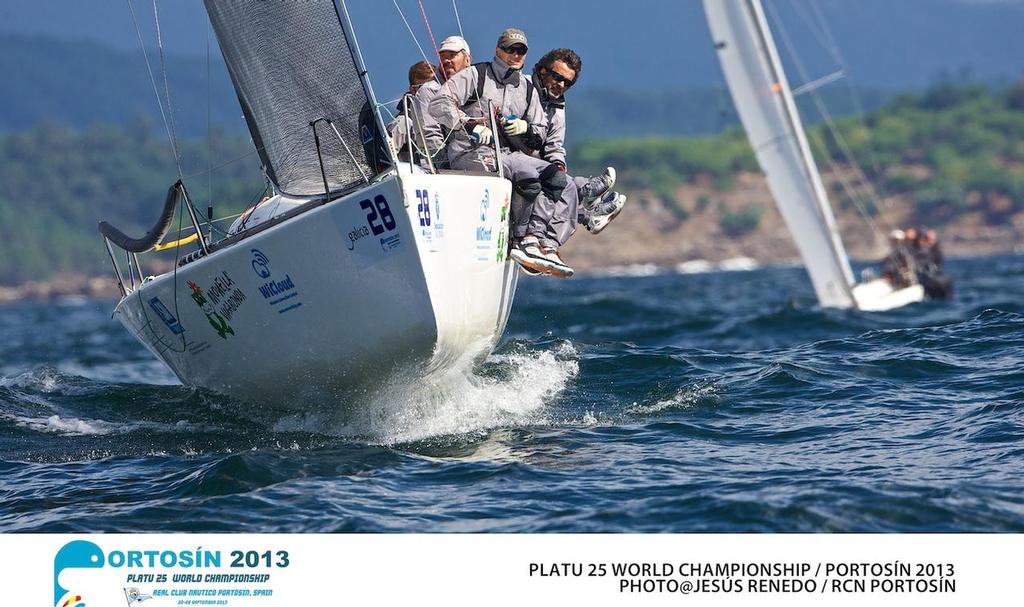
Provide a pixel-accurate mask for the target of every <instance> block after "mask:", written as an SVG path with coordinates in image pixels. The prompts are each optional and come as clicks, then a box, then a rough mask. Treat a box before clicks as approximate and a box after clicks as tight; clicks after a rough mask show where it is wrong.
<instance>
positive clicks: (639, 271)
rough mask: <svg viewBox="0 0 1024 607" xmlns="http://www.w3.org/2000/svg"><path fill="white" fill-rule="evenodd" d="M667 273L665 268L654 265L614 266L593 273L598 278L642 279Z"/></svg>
mask: <svg viewBox="0 0 1024 607" xmlns="http://www.w3.org/2000/svg"><path fill="white" fill-rule="evenodd" d="M664 271H665V268H663V267H661V266H659V265H658V264H654V263H635V264H631V265H626V266H612V267H610V268H605V269H603V270H598V271H595V272H593V273H594V274H595V275H598V276H610V277H627V278H629V277H638V276H639V277H642V276H657V275H658V274H661V273H663V272H664Z"/></svg>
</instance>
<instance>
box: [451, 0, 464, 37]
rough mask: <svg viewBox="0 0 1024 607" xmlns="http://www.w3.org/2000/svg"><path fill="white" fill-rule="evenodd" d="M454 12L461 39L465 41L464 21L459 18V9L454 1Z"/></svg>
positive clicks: (453, 0)
mask: <svg viewBox="0 0 1024 607" xmlns="http://www.w3.org/2000/svg"><path fill="white" fill-rule="evenodd" d="M452 10H453V11H455V23H457V24H459V37H461V38H463V39H465V38H466V36H464V35H463V34H462V19H460V18H459V7H458V6H457V5H456V4H455V0H452Z"/></svg>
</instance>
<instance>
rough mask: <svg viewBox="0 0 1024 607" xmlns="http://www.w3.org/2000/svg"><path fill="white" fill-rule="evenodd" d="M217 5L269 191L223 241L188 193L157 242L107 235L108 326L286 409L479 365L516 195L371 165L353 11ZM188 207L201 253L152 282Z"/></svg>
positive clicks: (201, 379) (492, 182)
mask: <svg viewBox="0 0 1024 607" xmlns="http://www.w3.org/2000/svg"><path fill="white" fill-rule="evenodd" d="M206 9H207V12H208V14H209V16H210V21H211V23H212V24H213V29H214V32H215V34H216V36H217V39H218V41H219V43H220V46H221V50H222V53H223V56H224V58H225V61H226V63H227V66H228V70H229V73H230V75H231V79H232V82H233V84H234V86H235V90H236V92H237V94H238V98H239V102H240V104H241V107H242V111H243V113H244V115H245V118H246V121H247V123H248V127H249V130H250V133H251V135H252V139H253V142H254V144H255V146H256V148H257V150H258V152H259V155H260V158H261V160H262V162H263V166H264V170H265V172H266V175H267V177H268V179H269V180H270V181H271V182H272V184H273V186H274V188H275V191H276V195H275V196H274V197H273V198H271V199H270V200H268V201H266V202H264V203H262V204H261V205H260V209H261V210H260V213H262V215H263V217H262V218H260V219H262V221H260V220H252V221H249V222H248V223H247V224H246V226H245V229H240V230H238V232H237V233H235V234H232V235H231V236H229V237H227V238H225V239H222V240H221V241H219V242H211V241H209V240H208V239H207V238H206V237H205V236H204V235H203V234H202V232H201V230H200V227H201V226H200V221H199V220H198V219H197V217H196V213H195V212H194V209H193V208H192V205H191V203H190V202H189V200H188V198H187V192H186V190H185V188H184V186H182V185H181V183H180V182H179V183H178V184H175V186H173V187H172V188H171V190H170V192H169V195H168V200H167V203H166V204H165V209H164V214H163V217H162V219H161V222H160V223H159V224H158V225H157V227H156V228H154V229H153V230H152V231H151V232H150V233H149V234H147V236H146V237H144V238H142V239H132V238H129V237H127V236H125V235H124V234H123V233H121V232H120V231H118V230H117V229H116V228H113V227H112V226H110V225H109V224H106V223H103V224H101V226H100V229H101V232H102V233H103V235H104V238H105V242H106V244H107V248H108V251H110V253H111V261H112V262H114V269H115V271H116V273H117V275H118V281H119V283H120V284H121V288H122V294H123V297H122V299H121V300H120V301H119V302H118V304H117V306H116V307H115V309H114V316H115V317H116V318H117V319H118V320H119V321H120V322H121V323H122V324H124V326H125V327H127V329H128V330H129V331H130V332H131V333H132V334H133V335H134V336H135V337H136V338H138V340H139V341H140V342H142V344H143V345H145V346H146V347H147V348H148V349H149V350H150V351H151V352H152V353H153V354H155V355H156V356H157V357H158V358H159V359H160V360H162V361H164V362H165V363H166V364H167V366H168V367H170V368H171V369H172V370H173V371H174V373H175V374H176V375H177V376H178V378H179V379H180V380H181V382H182V383H184V384H186V385H190V386H199V387H203V388H208V389H210V390H214V391H216V392H220V393H223V394H227V395H231V396H234V397H238V398H240V399H242V400H245V401H247V402H249V403H260V404H263V403H270V404H273V405H274V406H276V407H282V408H295V409H308V408H311V407H315V406H318V405H319V406H323V405H328V406H331V407H338V408H342V409H344V407H346V406H352V403H358V402H360V399H359V398H352V396H353V395H357V396H358V395H362V394H370V393H372V392H373V391H374V390H375V389H376V388H377V387H381V386H386V385H387V384H388V382H389V378H391V377H393V376H395V375H396V374H401V375H403V376H405V377H409V376H412V377H417V376H421V375H422V374H426V373H427V372H429V371H431V370H434V369H438V368H443V367H445V366H447V365H450V364H453V362H454V361H457V360H466V359H467V357H470V358H476V359H479V358H480V357H483V356H486V355H487V354H488V353H489V352H490V351H491V349H492V348H493V347H494V346H495V345H496V343H497V341H498V339H499V338H500V336H501V334H502V332H503V331H504V327H505V323H506V321H507V319H508V316H509V311H510V309H511V305H512V300H513V297H514V294H515V290H516V281H517V276H518V272H517V268H516V266H515V264H514V263H512V262H510V261H509V260H508V256H507V229H508V221H507V213H508V206H509V197H510V194H511V186H510V182H509V181H508V180H506V179H504V178H502V177H501V176H499V175H488V174H475V175H467V174H459V175H454V174H434V173H430V172H425V171H422V170H420V169H419V167H412V166H410V165H408V164H399V163H397V162H396V161H395V159H394V153H393V150H391V151H390V153H388V152H385V154H387V155H388V156H390V158H389V166H387V167H384V168H382V167H380V166H377V165H376V164H375V162H374V161H373V160H371V159H370V158H369V153H366V152H365V151H364V144H369V145H373V143H374V141H373V140H374V137H373V132H372V131H373V129H377V130H378V132H380V133H383V132H384V130H383V127H382V125H381V123H380V117H379V115H378V113H377V112H376V111H372V112H371V111H369V108H375V107H376V102H375V100H374V96H373V92H372V89H371V88H370V84H369V82H368V80H367V78H366V70H365V68H364V67H363V63H362V60H361V57H360V55H359V51H358V48H357V46H356V43H355V38H354V36H353V34H352V28H351V24H350V22H349V19H348V14H347V10H346V7H345V4H344V2H343V1H341V0H339V1H337V2H329V1H328V2H276V1H275V2H263V1H254V0H206ZM361 113H362V117H361V116H360V114H361ZM498 153H500V151H499V152H498ZM179 201H180V203H181V204H182V205H184V206H185V208H186V209H187V210H188V211H189V214H190V215H191V216H192V224H193V225H194V227H195V230H196V232H197V233H199V234H200V238H199V242H198V244H199V247H200V250H198V251H195V252H193V253H192V254H190V255H187V256H186V255H184V253H182V258H181V260H180V263H178V264H177V265H176V266H175V268H174V269H173V270H172V271H168V272H166V273H164V274H162V275H159V276H155V277H147V278H143V276H142V273H141V271H140V270H139V265H138V254H139V253H142V252H146V251H149V250H152V249H153V247H154V245H156V243H157V242H158V241H159V240H160V239H162V238H163V236H164V235H165V234H166V232H167V231H168V229H169V227H170V224H171V222H172V219H173V218H174V209H175V204H176V203H178V202H179ZM268 209H276V211H273V212H269V213H268V212H265V211H266V210H268ZM115 245H116V246H118V247H120V248H122V249H124V250H125V251H126V252H127V254H126V258H127V274H124V273H122V272H121V269H120V268H119V265H121V266H123V265H124V262H121V263H120V264H119V263H118V262H117V261H115V260H116V259H117V258H118V256H119V255H118V256H115V254H114V250H115V249H114V246H115ZM179 246H180V245H179ZM136 278H137V279H138V280H136ZM342 412H344V411H342Z"/></svg>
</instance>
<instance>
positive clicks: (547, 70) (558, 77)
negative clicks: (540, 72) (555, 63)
mask: <svg viewBox="0 0 1024 607" xmlns="http://www.w3.org/2000/svg"><path fill="white" fill-rule="evenodd" d="M544 72H545V73H547V74H548V75H549V76H551V77H552V78H554V79H555V82H560V83H562V84H564V85H565V87H566V88H569V87H570V86H572V85H573V83H574V82H576V80H575V79H573V78H566V77H565V76H563V75H561V74H559V73H558V72H556V71H555V70H553V69H551V68H549V67H546V68H544Z"/></svg>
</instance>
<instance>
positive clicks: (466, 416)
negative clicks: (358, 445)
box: [274, 343, 579, 445]
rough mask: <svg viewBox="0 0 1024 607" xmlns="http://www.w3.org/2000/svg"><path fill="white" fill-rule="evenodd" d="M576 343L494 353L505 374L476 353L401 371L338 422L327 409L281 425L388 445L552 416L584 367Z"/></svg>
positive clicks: (279, 424) (277, 427)
mask: <svg viewBox="0 0 1024 607" xmlns="http://www.w3.org/2000/svg"><path fill="white" fill-rule="evenodd" d="M577 359H578V353H577V352H576V350H575V348H573V347H572V345H571V344H568V343H562V344H560V345H559V346H558V347H556V348H555V349H554V350H545V351H540V352H536V351H529V350H525V349H524V350H521V351H517V352H513V353H505V354H495V355H491V356H490V357H489V358H488V359H487V360H488V363H490V364H491V365H496V366H498V370H499V371H501V375H502V377H492V376H487V375H481V374H479V373H474V370H473V368H474V364H473V360H472V357H469V356H467V357H464V358H463V359H460V360H458V361H456V362H454V363H452V364H448V365H445V366H444V367H442V368H439V369H436V370H435V371H433V372H431V373H428V374H427V375H426V376H420V377H398V378H395V379H393V380H392V381H391V382H390V383H389V385H388V386H387V387H386V388H384V389H383V390H381V391H380V392H378V393H377V394H375V395H374V396H373V397H371V398H370V399H368V402H365V403H360V405H359V406H358V407H356V408H355V409H356V411H355V412H354V413H350V414H349V416H348V417H347V418H345V419H344V420H337V421H334V422H333V423H332V421H331V420H329V419H327V415H326V414H305V415H300V416H289V417H287V418H285V419H282V420H280V421H279V422H277V424H275V425H274V430H275V431H315V432H323V431H324V428H325V427H326V428H328V431H329V432H332V433H337V434H342V435H348V436H360V437H364V438H368V439H369V440H370V441H372V442H378V443H381V444H387V445H391V444H396V443H406V442H413V441H418V440H423V439H426V438H430V437H434V436H444V435H451V434H472V433H477V432H482V431H486V430H488V429H492V428H498V427H508V426H522V425H530V424H538V423H544V422H545V418H544V416H543V410H544V407H545V405H547V404H548V403H550V402H551V401H552V400H553V399H554V398H555V397H557V395H558V394H559V393H560V392H561V391H562V390H564V389H565V387H566V385H567V384H568V383H569V381H570V380H571V379H572V378H573V377H575V376H576V374H577V373H578V371H579V363H578V361H577Z"/></svg>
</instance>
